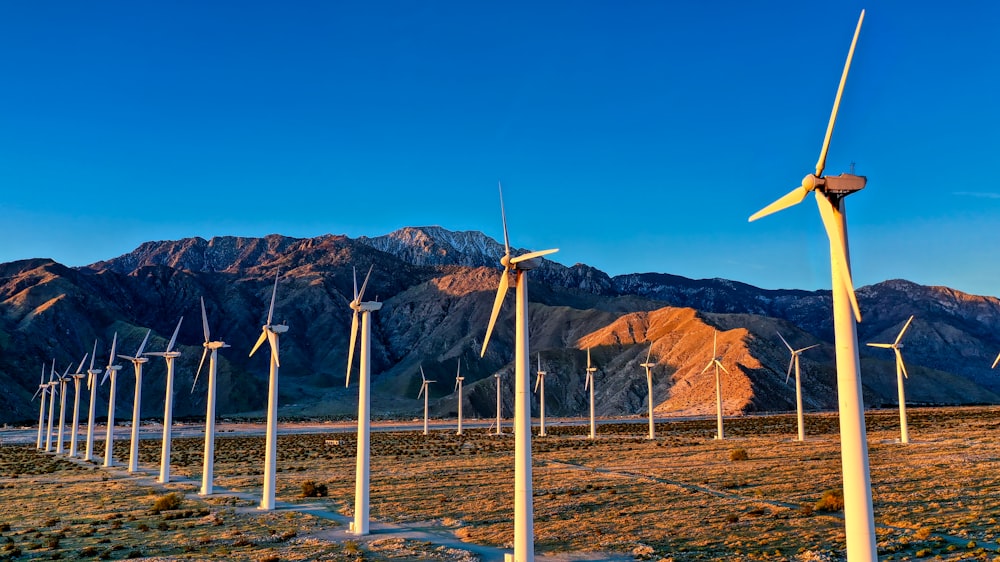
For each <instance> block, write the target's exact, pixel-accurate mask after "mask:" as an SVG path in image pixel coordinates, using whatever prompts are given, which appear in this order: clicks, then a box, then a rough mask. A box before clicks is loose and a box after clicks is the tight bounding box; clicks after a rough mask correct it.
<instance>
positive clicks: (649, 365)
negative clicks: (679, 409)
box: [639, 344, 656, 439]
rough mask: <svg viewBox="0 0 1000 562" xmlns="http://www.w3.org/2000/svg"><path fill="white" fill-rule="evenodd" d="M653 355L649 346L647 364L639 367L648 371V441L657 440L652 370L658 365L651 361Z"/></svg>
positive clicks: (651, 347)
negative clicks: (654, 421) (654, 420)
mask: <svg viewBox="0 0 1000 562" xmlns="http://www.w3.org/2000/svg"><path fill="white" fill-rule="evenodd" d="M652 354H653V344H649V351H647V352H646V362H645V363H642V364H640V365H639V366H640V367H642V368H644V369H646V390H647V394H648V395H649V437H647V439H656V429H655V425H654V424H653V371H652V370H651V369H652V368H653V367H655V366H656V363H653V362H651V361H650V360H649V357H650V355H652Z"/></svg>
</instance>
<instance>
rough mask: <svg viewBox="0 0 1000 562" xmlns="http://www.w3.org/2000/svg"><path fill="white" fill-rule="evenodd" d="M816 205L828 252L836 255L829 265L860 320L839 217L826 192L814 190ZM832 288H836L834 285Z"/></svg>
mask: <svg viewBox="0 0 1000 562" xmlns="http://www.w3.org/2000/svg"><path fill="white" fill-rule="evenodd" d="M816 205H817V206H819V214H820V217H821V218H822V219H823V226H824V228H825V229H826V235H827V237H829V239H830V252H831V253H832V252H836V254H837V255H836V257H834V256H833V255H831V256H830V257H831V259H830V266H831V267H836V268H837V270H838V272H837V273H838V275H837V276H838V277H840V279H841V281H842V282H843V283H844V289H845V290H846V291H847V297H848V298H849V299H850V300H851V308H852V309H854V317H855V318H856V319H857V321H858V322H861V309H859V308H858V298H857V296H856V295H855V294H854V281H852V280H851V266H850V265H849V264H848V263H847V241H846V240H845V239H844V233H843V231H842V230H841V226H842V225H841V224H840V218H839V217H837V215H836V213H835V212H834V210H833V202H831V201H830V200H829V199H827V197H826V194H824V193H822V192H820V191H817V192H816ZM833 290H835V291H836V290H837V288H836V287H834V288H833Z"/></svg>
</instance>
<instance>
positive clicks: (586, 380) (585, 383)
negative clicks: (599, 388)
mask: <svg viewBox="0 0 1000 562" xmlns="http://www.w3.org/2000/svg"><path fill="white" fill-rule="evenodd" d="M589 387H590V373H587V376H586V377H584V379H583V389H584V390H587V389H588V388H589Z"/></svg>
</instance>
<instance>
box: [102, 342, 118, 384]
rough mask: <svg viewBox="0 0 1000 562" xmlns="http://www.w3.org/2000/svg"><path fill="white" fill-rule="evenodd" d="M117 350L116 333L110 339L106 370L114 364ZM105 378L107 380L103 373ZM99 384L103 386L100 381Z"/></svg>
mask: <svg viewBox="0 0 1000 562" xmlns="http://www.w3.org/2000/svg"><path fill="white" fill-rule="evenodd" d="M117 348H118V332H115V337H113V338H111V356H110V357H108V368H109V369H110V368H111V367H112V366H113V365H114V362H115V351H116V350H117ZM105 378H107V373H105ZM101 384H104V382H103V381H102V382H101Z"/></svg>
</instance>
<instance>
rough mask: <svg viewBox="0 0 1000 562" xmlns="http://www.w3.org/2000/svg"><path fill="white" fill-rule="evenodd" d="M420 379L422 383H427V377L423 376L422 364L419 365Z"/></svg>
mask: <svg viewBox="0 0 1000 562" xmlns="http://www.w3.org/2000/svg"><path fill="white" fill-rule="evenodd" d="M420 381H421V382H423V383H424V384H426V383H427V377H426V376H424V366H423V365H421V366H420Z"/></svg>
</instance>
